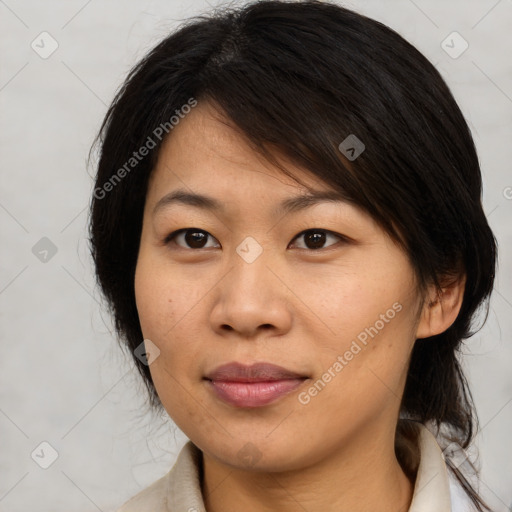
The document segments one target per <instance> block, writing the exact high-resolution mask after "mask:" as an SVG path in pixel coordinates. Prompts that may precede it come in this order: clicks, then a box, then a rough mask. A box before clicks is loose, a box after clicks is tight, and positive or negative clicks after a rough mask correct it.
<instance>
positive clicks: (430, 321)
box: [416, 275, 466, 339]
mask: <svg viewBox="0 0 512 512" xmlns="http://www.w3.org/2000/svg"><path fill="white" fill-rule="evenodd" d="M465 284H466V276H465V275H462V276H461V277H459V278H457V279H455V280H453V281H451V282H450V283H449V284H448V285H447V286H444V287H442V288H441V290H438V289H436V288H435V286H434V285H432V287H431V288H429V290H428V295H427V297H426V298H425V301H424V303H423V307H422V311H421V315H420V319H419V322H418V327H417V329H416V339H420V338H429V337H430V336H435V335H436V334H441V333H442V332H444V331H446V330H447V329H448V328H449V327H450V326H451V325H452V324H453V322H455V319H456V318H457V315H458V314H459V311H460V308H461V306H462V299H463V297H464V287H465Z"/></svg>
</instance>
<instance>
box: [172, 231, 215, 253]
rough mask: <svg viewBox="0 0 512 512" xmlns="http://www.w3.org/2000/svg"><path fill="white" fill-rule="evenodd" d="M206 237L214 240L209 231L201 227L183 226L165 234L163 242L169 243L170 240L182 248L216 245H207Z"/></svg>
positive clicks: (202, 247) (200, 247) (201, 247)
mask: <svg viewBox="0 0 512 512" xmlns="http://www.w3.org/2000/svg"><path fill="white" fill-rule="evenodd" d="M208 237H210V238H211V239H212V240H215V238H214V237H213V236H212V235H210V233H208V232H207V231H204V230H203V229H197V228H185V229H179V230H178V231H173V232H172V233H170V234H169V235H167V236H166V237H165V244H166V245H170V244H171V242H172V243H175V244H176V245H178V246H179V247H181V248H183V249H204V248H211V247H216V246H215V245H214V246H212V245H207V241H208ZM217 244H218V242H217ZM217 247H220V244H218V245H217Z"/></svg>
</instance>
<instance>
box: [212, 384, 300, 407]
mask: <svg viewBox="0 0 512 512" xmlns="http://www.w3.org/2000/svg"><path fill="white" fill-rule="evenodd" d="M305 380H306V379H285V380H274V381H266V382H226V381H211V380H209V381H207V382H208V384H209V387H210V388H211V389H213V391H214V392H215V393H216V395H217V396H218V397H219V398H220V399H221V400H223V401H224V402H227V403H228V404H231V405H234V406H236V407H262V406H263V405H267V404H270V403H272V402H275V401H277V400H279V399H280V398H282V397H284V396H285V395H287V394H288V393H291V392H292V391H294V390H296V389H297V388H298V387H299V386H300V385H301V384H302V383H303V382H304V381H305Z"/></svg>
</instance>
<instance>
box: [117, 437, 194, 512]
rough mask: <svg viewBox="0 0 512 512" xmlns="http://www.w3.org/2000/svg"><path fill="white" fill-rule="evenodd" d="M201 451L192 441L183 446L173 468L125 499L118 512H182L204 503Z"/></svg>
mask: <svg viewBox="0 0 512 512" xmlns="http://www.w3.org/2000/svg"><path fill="white" fill-rule="evenodd" d="M201 456H202V454H201V451H200V450H199V448H197V447H196V446H195V445H194V444H192V442H191V441H188V442H187V443H186V444H185V446H183V448H182V449H181V451H180V453H179V454H178V457H177V459H176V462H175V464H174V466H173V467H172V469H171V470H170V471H169V472H168V473H166V474H165V475H164V476H162V477H161V478H159V479H158V480H156V481H155V482H153V483H152V484H151V485H150V486H148V487H146V488H145V489H143V490H142V491H140V492H139V493H138V494H136V495H135V496H133V497H132V498H131V499H129V500H128V501H127V502H126V503H124V504H123V505H122V506H121V507H120V508H118V509H117V510H116V512H175V511H176V512H178V511H179V512H182V511H183V510H185V511H186V510H189V509H191V508H195V509H196V510H197V511H198V512H199V511H200V510H201V506H202V496H201V487H200V467H201Z"/></svg>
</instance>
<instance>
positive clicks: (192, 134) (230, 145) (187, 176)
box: [150, 101, 333, 195]
mask: <svg viewBox="0 0 512 512" xmlns="http://www.w3.org/2000/svg"><path fill="white" fill-rule="evenodd" d="M273 155H274V156H275V157H276V158H277V159H278V161H279V162H280V164H281V165H283V166H284V167H285V168H286V169H287V170H288V171H289V172H291V173H292V175H293V177H294V178H295V179H294V178H292V177H290V176H287V175H285V174H284V173H283V172H282V171H281V170H280V169H279V168H278V167H276V166H275V165H273V164H272V163H270V162H268V161H267V160H266V159H265V158H264V157H263V156H262V155H261V154H260V153H259V152H257V151H256V150H254V149H253V148H252V147H251V145H250V143H249V142H248V140H247V139H246V138H245V137H244V135H243V134H241V133H240V132H239V130H238V129H237V128H236V127H235V126H234V125H233V124H232V123H231V122H230V121H229V120H228V119H227V118H226V117H224V116H223V115H222V113H221V112H220V111H219V110H217V109H216V108H215V107H214V106H213V105H212V104H211V103H210V102H207V101H200V102H198V105H197V106H196V107H195V108H194V109H192V111H191V112H190V113H189V114H187V115H186V116H185V117H184V118H183V119H181V120H180V122H179V124H177V125H176V126H175V127H174V128H173V130H172V131H171V132H170V134H169V135H168V136H167V138H166V140H165V141H164V143H163V144H162V146H161V148H160V151H159V155H158V161H157V164H156V167H155V169H154V171H153V173H152V177H151V181H150V191H151V188H155V187H156V188H172V187H174V188H176V187H177V186H178V185H179V186H180V187H186V186H189V187H200V188H201V189H202V190H219V191H223V192H224V193H230V194H231V195H233V194H236V191H237V190H238V188H239V187H242V186H249V187H251V188H252V189H253V190H254V192H255V193H257V192H258V190H264V189H265V190H266V191H267V193H268V192H269V189H271V190H272V191H278V190H283V191H284V190H286V192H288V193H290V192H297V191H300V192H303V193H306V192H307V191H308V189H309V188H312V189H315V190H322V191H327V190H331V191H332V190H333V188H332V187H330V186H328V185H327V184H325V183H324V182H322V181H321V180H320V179H319V178H318V177H316V176H315V175H314V174H312V173H311V172H309V171H307V170H305V169H303V168H299V167H297V166H296V165H294V164H292V163H291V162H290V161H289V160H288V159H287V158H286V157H285V156H284V155H283V154H282V153H279V152H278V151H273ZM223 189H224V190H223Z"/></svg>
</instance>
